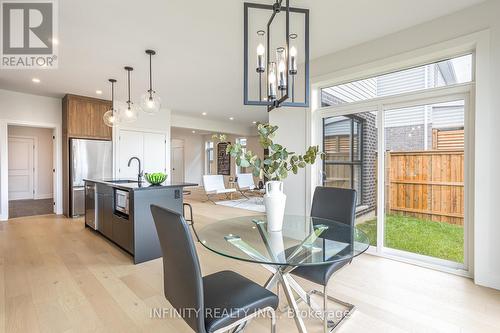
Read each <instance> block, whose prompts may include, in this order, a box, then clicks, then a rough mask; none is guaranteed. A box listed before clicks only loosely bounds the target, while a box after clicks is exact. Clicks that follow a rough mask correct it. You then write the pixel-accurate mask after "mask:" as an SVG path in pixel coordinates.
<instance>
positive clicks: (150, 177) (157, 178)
mask: <svg viewBox="0 0 500 333" xmlns="http://www.w3.org/2000/svg"><path fill="white" fill-rule="evenodd" d="M144 178H146V181H147V182H148V183H150V184H151V185H160V184H161V183H163V182H164V181H165V180H167V175H166V174H164V173H162V172H157V173H147V174H145V175H144Z"/></svg>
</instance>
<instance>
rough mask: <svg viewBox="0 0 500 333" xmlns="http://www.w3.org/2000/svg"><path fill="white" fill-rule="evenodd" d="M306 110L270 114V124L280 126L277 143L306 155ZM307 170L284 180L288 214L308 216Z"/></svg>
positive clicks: (297, 109) (278, 111)
mask: <svg viewBox="0 0 500 333" xmlns="http://www.w3.org/2000/svg"><path fill="white" fill-rule="evenodd" d="M307 112H308V111H307V110H305V109H304V108H279V109H276V110H273V111H271V112H270V113H269V123H270V124H271V125H273V126H278V127H279V128H278V131H277V134H276V137H275V138H274V142H275V143H279V144H280V145H283V146H284V147H286V148H287V149H288V151H293V152H296V153H297V154H303V153H305V150H306V147H307V146H308V140H307V133H308V130H307V123H308V121H307V114H306V113H307ZM306 185H307V178H306V170H305V169H301V170H299V173H298V174H297V175H294V174H293V173H291V174H290V175H289V176H288V177H287V178H286V179H285V180H284V185H283V186H284V191H285V194H286V196H287V200H286V208H285V211H286V214H292V215H308V214H309V212H308V211H307V210H306V209H307V206H308V205H307V198H308V197H307V195H306V192H307V191H306Z"/></svg>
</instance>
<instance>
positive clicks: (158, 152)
mask: <svg viewBox="0 0 500 333" xmlns="http://www.w3.org/2000/svg"><path fill="white" fill-rule="evenodd" d="M166 156H167V144H166V138H165V134H159V133H144V172H145V173H153V172H164V173H166V172H167V164H166V163H167V161H166V160H167V158H166Z"/></svg>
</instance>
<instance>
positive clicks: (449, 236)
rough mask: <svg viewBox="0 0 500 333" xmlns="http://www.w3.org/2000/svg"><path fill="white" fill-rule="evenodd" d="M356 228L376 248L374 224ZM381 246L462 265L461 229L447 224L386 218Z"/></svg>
mask: <svg viewBox="0 0 500 333" xmlns="http://www.w3.org/2000/svg"><path fill="white" fill-rule="evenodd" d="M357 226H358V227H359V229H361V230H362V231H364V232H365V233H366V234H367V235H368V237H369V238H370V244H371V245H376V240H377V221H376V220H371V221H368V222H365V223H361V224H358V225H357ZM385 246H386V247H389V248H392V249H398V250H403V251H408V252H413V253H418V254H424V255H427V256H431V257H436V258H441V259H447V260H452V261H455V262H460V263H463V261H464V229H463V227H462V226H457V225H453V224H448V223H442V222H433V221H429V220H423V219H419V218H415V217H409V216H400V215H387V216H386V224H385Z"/></svg>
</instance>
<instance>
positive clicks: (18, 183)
mask: <svg viewBox="0 0 500 333" xmlns="http://www.w3.org/2000/svg"><path fill="white" fill-rule="evenodd" d="M34 152H35V142H34V139H32V138H14V137H10V138H9V200H21V199H33V198H34V174H35V172H34Z"/></svg>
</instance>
